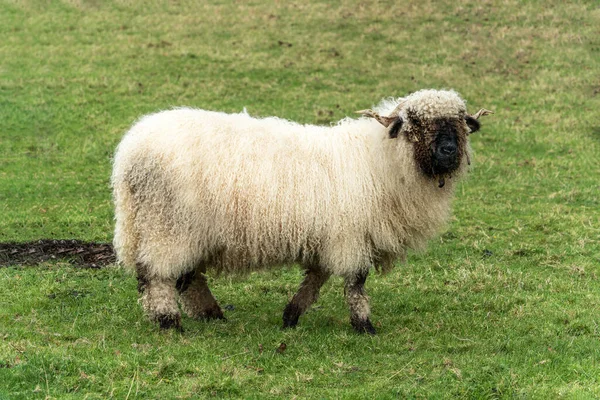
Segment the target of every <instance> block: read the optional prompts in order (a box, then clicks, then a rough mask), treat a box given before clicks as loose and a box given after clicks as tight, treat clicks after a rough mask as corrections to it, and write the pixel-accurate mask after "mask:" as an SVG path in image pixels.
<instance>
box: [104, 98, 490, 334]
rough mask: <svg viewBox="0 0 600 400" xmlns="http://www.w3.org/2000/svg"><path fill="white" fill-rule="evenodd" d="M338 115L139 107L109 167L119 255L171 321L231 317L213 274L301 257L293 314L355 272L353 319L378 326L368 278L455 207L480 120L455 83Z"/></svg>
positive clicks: (286, 317) (164, 320)
mask: <svg viewBox="0 0 600 400" xmlns="http://www.w3.org/2000/svg"><path fill="white" fill-rule="evenodd" d="M359 113H362V114H363V117H362V118H359V119H350V118H346V119H344V120H342V121H340V122H339V123H338V124H336V125H335V126H331V127H323V126H313V125H301V124H297V123H294V122H290V121H286V120H283V119H279V118H272V117H271V118H263V119H258V118H252V117H250V116H249V115H248V114H247V113H241V114H224V113H220V112H212V111H203V110H194V109H185V108H184V109H175V110H170V111H164V112H159V113H157V114H153V115H149V116H146V117H144V118H142V119H141V120H140V121H138V122H137V123H136V124H135V125H134V126H133V127H132V128H131V130H129V132H127V134H126V135H125V137H124V138H123V140H122V142H121V143H120V144H119V147H118V149H117V152H116V155H115V158H114V170H113V174H112V185H113V191H114V202H115V206H116V211H115V214H116V229H115V238H114V245H115V250H116V252H117V256H118V259H119V260H120V262H121V263H122V264H123V265H125V266H127V267H130V268H132V269H135V270H136V272H137V278H138V283H139V284H138V289H139V291H140V293H142V298H141V301H142V304H143V307H144V309H145V311H146V312H147V314H148V315H149V317H150V318H151V319H152V320H154V321H156V322H158V323H159V324H160V326H161V327H162V328H169V327H176V328H180V327H181V322H180V321H181V317H180V315H181V314H180V312H179V307H178V304H177V301H178V297H179V301H180V302H181V305H182V309H183V310H184V311H185V312H186V313H187V314H188V315H189V316H191V317H193V318H199V319H211V318H223V312H222V311H221V308H220V307H219V305H218V304H217V302H216V300H215V298H214V297H213V295H212V294H211V292H210V290H209V288H208V286H207V281H206V277H205V276H204V274H205V273H206V272H207V271H209V270H212V271H213V272H216V273H240V272H242V273H243V272H248V271H252V270H256V269H260V268H264V267H275V266H281V265H286V264H292V263H299V264H301V265H302V267H303V268H304V269H305V271H306V276H305V278H304V281H303V282H302V284H301V285H300V288H299V290H298V292H297V293H296V294H295V295H294V297H293V298H292V300H291V301H290V302H289V304H288V305H287V306H286V307H285V310H284V312H283V326H284V327H292V326H295V325H296V324H297V323H298V318H299V317H300V316H301V315H302V314H303V313H304V312H305V311H306V310H307V308H309V307H310V305H311V304H312V303H314V302H315V300H316V299H317V297H318V295H319V290H320V288H321V286H322V285H323V284H324V283H325V281H327V279H328V278H329V276H330V275H332V274H334V275H340V276H342V277H343V278H344V280H345V293H346V298H347V301H348V305H349V307H350V322H351V323H352V326H353V327H354V329H355V330H357V331H358V332H361V333H362V332H366V333H371V334H373V333H375V329H374V328H373V325H372V324H371V322H370V320H369V313H370V311H369V302H368V297H367V295H366V293H365V289H364V283H365V280H366V279H367V274H368V273H369V271H370V270H371V269H372V268H377V269H380V270H382V271H387V270H389V269H390V268H391V266H392V264H393V262H394V261H395V260H397V259H399V258H403V257H404V255H405V253H406V251H407V249H421V248H423V247H424V245H425V243H426V241H427V240H428V239H430V238H431V237H432V236H434V235H436V233H438V232H439V230H440V229H441V228H442V227H443V225H444V224H445V222H446V221H447V219H448V216H449V212H450V203H451V200H452V197H453V189H454V185H455V182H456V180H457V178H459V177H460V176H461V175H462V174H463V173H464V172H465V170H466V169H467V164H469V145H468V135H469V134H470V133H472V132H475V131H477V130H478V129H479V126H480V125H479V122H478V121H477V119H478V118H479V116H481V115H485V114H487V113H488V111H487V110H481V111H479V112H478V113H477V114H475V115H469V114H467V110H466V107H465V102H464V101H463V100H462V99H461V98H460V97H459V95H458V94H457V93H456V92H454V91H438V90H421V91H418V92H416V93H413V94H411V95H409V96H407V97H404V98H399V99H393V100H386V101H383V103H382V104H380V106H379V107H378V108H376V109H375V110H374V111H373V110H363V111H360V112H359Z"/></svg>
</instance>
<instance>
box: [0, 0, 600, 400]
mask: <svg viewBox="0 0 600 400" xmlns="http://www.w3.org/2000/svg"><path fill="white" fill-rule="evenodd" d="M206 3H209V4H205V2H194V1H188V0H179V1H169V2H167V1H147V2H142V1H138V0H132V1H102V2H101V1H95V0H89V1H84V0H79V1H78V0H69V1H53V2H48V1H29V0H20V1H16V0H13V1H10V0H8V1H2V2H1V3H0V35H1V37H2V40H1V41H0V144H1V145H0V241H2V242H6V241H19V242H24V241H29V240H35V239H39V238H77V239H82V240H95V241H110V240H111V238H112V225H113V221H112V218H113V217H112V215H113V214H112V206H111V199H110V188H109V184H108V180H109V176H110V169H111V156H112V154H113V151H114V148H115V146H116V144H117V143H118V141H119V140H120V138H121V136H122V134H123V132H124V131H125V130H126V129H127V127H128V126H129V125H130V124H131V123H132V122H133V121H135V120H136V119H137V118H139V117H140V116H141V115H143V114H145V113H149V112H152V111H156V110H160V109H167V108H170V107H172V106H179V105H187V106H193V107H199V108H208V109H215V110H222V111H229V112H234V111H235V112H237V111H240V110H242V108H243V107H246V108H247V109H248V111H249V113H250V114H252V115H258V116H266V115H278V116H280V117H284V118H288V119H293V120H296V121H300V122H303V123H317V124H329V123H330V122H332V121H336V120H339V119H341V118H343V117H345V116H348V115H353V111H355V110H358V109H364V108H367V107H370V106H371V105H372V104H374V103H376V102H378V101H379V100H380V99H381V98H382V97H387V96H401V95H405V94H407V93H409V92H411V91H414V90H417V89H420V88H430V87H433V88H454V89H456V90H458V91H459V92H460V93H461V94H462V95H463V97H464V98H466V99H467V100H468V103H469V108H470V111H471V112H475V111H477V110H478V109H479V108H482V107H485V108H488V109H491V110H494V111H495V112H496V113H495V115H494V116H491V117H486V119H484V120H483V129H482V131H481V132H480V133H477V134H476V135H473V137H472V147H473V150H474V160H473V161H474V162H473V164H474V166H473V171H472V172H471V173H470V175H469V177H468V179H467V180H466V181H465V182H464V183H462V184H461V185H460V186H459V188H458V191H457V197H456V201H455V208H454V217H453V219H452V220H451V223H450V224H449V226H448V228H447V231H446V232H445V233H443V234H442V235H441V236H440V237H439V238H437V239H436V240H433V241H432V243H431V245H430V247H429V250H428V252H427V253H425V254H411V255H410V257H409V258H408V261H407V263H405V264H399V265H398V266H397V268H396V269H395V270H394V272H392V273H391V274H390V275H387V276H376V275H372V276H371V277H370V278H369V281H368V282H367V289H368V290H369V293H370V295H371V299H372V301H371V305H372V309H373V316H372V320H373V321H374V323H375V324H376V327H377V329H378V335H377V336H375V337H367V336H359V335H356V334H354V333H353V331H352V330H351V327H350V325H349V323H348V312H347V310H346V305H345V303H344V299H343V288H342V286H343V285H342V282H341V281H340V280H338V279H332V280H331V281H330V282H329V283H327V284H326V285H325V287H324V288H323V292H322V297H321V299H320V300H319V302H318V303H317V306H316V307H314V308H313V309H312V310H311V311H310V312H308V313H307V314H306V315H305V316H304V317H303V318H302V319H301V321H300V325H299V327H298V328H297V329H295V330H291V331H281V330H280V329H279V326H280V319H281V312H282V310H283V307H284V305H285V304H286V302H287V301H288V299H289V298H291V296H292V295H293V293H294V292H295V290H296V288H297V285H298V284H299V282H300V279H301V276H300V275H301V274H300V271H298V270H296V269H284V270H278V271H273V272H265V273H260V274H252V275H250V276H249V277H248V278H247V279H246V278H239V277H231V278H227V277H222V278H217V279H214V280H213V282H212V287H213V288H214V290H213V292H214V293H215V295H216V297H217V299H219V301H220V302H221V304H222V305H228V306H229V307H227V308H228V310H227V311H226V316H227V318H228V321H227V322H210V323H202V322H196V321H192V320H189V319H184V321H183V324H184V326H185V328H186V331H185V332H184V333H182V334H180V333H177V332H161V331H159V330H158V328H156V327H155V326H154V325H152V324H151V323H149V322H148V321H146V319H145V318H144V316H143V314H142V310H141V308H140V307H139V305H138V304H136V299H137V293H136V282H135V278H134V277H133V276H130V275H128V274H127V273H125V272H124V271H122V270H120V269H117V268H104V269H80V268H74V267H72V266H71V265H69V264H67V263H61V262H58V263H48V264H43V265H39V266H33V265H32V266H10V267H5V268H0V299H1V300H0V398H2V399H3V398H7V399H20V398H23V399H29V398H57V399H63V398H67V399H68V398H73V399H80V398H89V399H94V398H102V399H103V398H112V397H115V398H126V399H127V398H207V397H217V398H261V399H262V398H395V397H398V398H469V399H470V398H527V399H529V398H532V399H550V398H569V399H586V398H599V397H600V327H599V321H600V279H599V278H600V182H599V178H600V161H599V159H600V5H599V4H598V2H597V1H574V2H562V1H516V0H504V1H500V0H483V1H479V2H468V1H466V0H457V1H453V2H434V1H408V2H404V4H403V3H400V2H391V1H362V2H358V1H349V0H348V1H333V2H332V1H327V2H326V1H311V2H297V3H293V4H287V3H286V2H266V1H248V2H241V1H239V2H233V1H232V2H228V1H212V2H206ZM281 343H286V344H287V348H286V350H285V351H284V352H283V353H278V352H276V351H275V349H277V348H278V346H280V344H281Z"/></svg>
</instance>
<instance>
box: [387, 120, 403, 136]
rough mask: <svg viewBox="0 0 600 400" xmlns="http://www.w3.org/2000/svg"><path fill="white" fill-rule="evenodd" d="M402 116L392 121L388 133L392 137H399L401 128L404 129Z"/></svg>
mask: <svg viewBox="0 0 600 400" xmlns="http://www.w3.org/2000/svg"><path fill="white" fill-rule="evenodd" d="M403 122H404V121H402V118H400V117H398V118H396V120H395V121H394V122H392V126H391V127H390V130H389V131H388V135H390V138H391V139H396V138H397V137H398V133H400V129H402V124H403Z"/></svg>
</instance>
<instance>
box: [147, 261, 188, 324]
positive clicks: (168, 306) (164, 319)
mask: <svg viewBox="0 0 600 400" xmlns="http://www.w3.org/2000/svg"><path fill="white" fill-rule="evenodd" d="M136 269H137V278H138V291H139V292H140V294H141V295H142V298H141V302H142V306H143V308H144V311H145V312H146V314H148V316H149V317H150V319H151V320H152V321H154V322H157V323H158V324H159V325H160V327H161V328H162V329H169V328H176V329H178V330H181V314H180V313H179V306H178V305H177V292H176V290H175V280H174V279H165V278H159V277H151V276H149V275H148V273H147V268H146V267H145V266H144V265H141V264H138V265H137V268H136Z"/></svg>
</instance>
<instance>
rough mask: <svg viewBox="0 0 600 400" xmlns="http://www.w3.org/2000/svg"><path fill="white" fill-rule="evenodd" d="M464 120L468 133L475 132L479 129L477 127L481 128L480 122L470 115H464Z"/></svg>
mask: <svg viewBox="0 0 600 400" xmlns="http://www.w3.org/2000/svg"><path fill="white" fill-rule="evenodd" d="M465 121H466V122H467V126H468V127H469V129H470V130H471V131H470V132H469V133H475V132H477V131H478V130H479V128H481V123H480V122H479V121H477V120H476V119H475V118H473V117H472V116H470V115H467V116H466V117H465Z"/></svg>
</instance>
